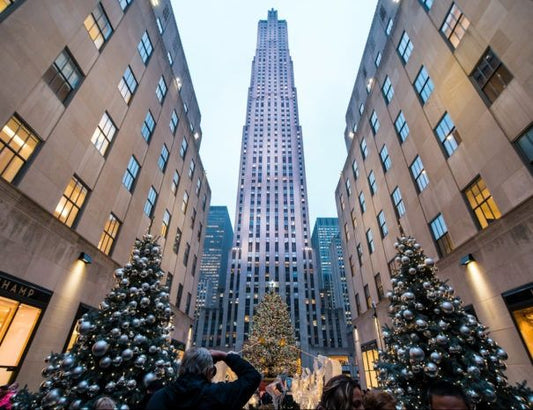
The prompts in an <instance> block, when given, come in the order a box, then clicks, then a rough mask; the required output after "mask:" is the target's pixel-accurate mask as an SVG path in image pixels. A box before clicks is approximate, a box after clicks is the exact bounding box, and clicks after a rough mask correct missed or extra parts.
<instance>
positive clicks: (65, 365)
mask: <svg viewBox="0 0 533 410" xmlns="http://www.w3.org/2000/svg"><path fill="white" fill-rule="evenodd" d="M74 363H75V360H74V357H72V356H71V355H67V356H65V357H64V358H63V361H62V362H61V368H62V369H63V370H68V369H70V368H71V367H72V366H74Z"/></svg>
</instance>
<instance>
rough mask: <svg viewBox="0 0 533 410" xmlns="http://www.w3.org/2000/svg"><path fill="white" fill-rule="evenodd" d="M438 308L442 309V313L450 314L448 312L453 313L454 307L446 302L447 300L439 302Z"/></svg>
mask: <svg viewBox="0 0 533 410" xmlns="http://www.w3.org/2000/svg"><path fill="white" fill-rule="evenodd" d="M440 308H441V309H442V311H443V312H444V313H447V314H450V313H453V311H454V307H453V304H452V303H450V302H448V301H444V302H442V303H441V304H440Z"/></svg>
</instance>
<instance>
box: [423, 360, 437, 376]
mask: <svg viewBox="0 0 533 410" xmlns="http://www.w3.org/2000/svg"><path fill="white" fill-rule="evenodd" d="M424 371H425V372H426V374H427V375H428V376H429V377H436V376H437V374H438V372H439V367H438V366H437V365H436V364H435V363H433V362H429V363H428V364H427V365H426V367H424Z"/></svg>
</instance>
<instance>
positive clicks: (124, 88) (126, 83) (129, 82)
mask: <svg viewBox="0 0 533 410" xmlns="http://www.w3.org/2000/svg"><path fill="white" fill-rule="evenodd" d="M118 89H119V91H120V94H121V95H122V98H124V101H125V102H126V104H129V102H130V100H131V97H132V95H133V93H135V90H136V89H137V80H136V79H135V76H134V75H133V71H131V67H130V66H128V67H127V68H126V71H124V74H123V75H122V78H121V79H120V82H119V83H118Z"/></svg>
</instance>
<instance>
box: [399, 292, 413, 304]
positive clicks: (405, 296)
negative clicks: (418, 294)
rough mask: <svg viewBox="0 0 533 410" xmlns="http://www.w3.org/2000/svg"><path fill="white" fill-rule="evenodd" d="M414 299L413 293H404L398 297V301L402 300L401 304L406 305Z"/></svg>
mask: <svg viewBox="0 0 533 410" xmlns="http://www.w3.org/2000/svg"><path fill="white" fill-rule="evenodd" d="M414 298H415V294H414V293H413V292H405V293H403V294H402V296H401V297H400V299H401V300H402V302H404V303H408V302H410V301H411V300H413V299H414Z"/></svg>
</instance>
